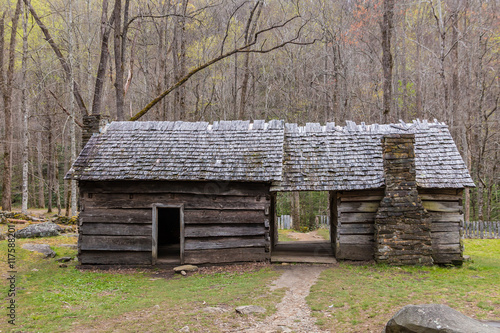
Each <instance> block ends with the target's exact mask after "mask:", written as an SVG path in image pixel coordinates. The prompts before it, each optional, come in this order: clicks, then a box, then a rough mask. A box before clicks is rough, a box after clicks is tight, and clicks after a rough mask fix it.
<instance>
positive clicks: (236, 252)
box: [184, 247, 269, 264]
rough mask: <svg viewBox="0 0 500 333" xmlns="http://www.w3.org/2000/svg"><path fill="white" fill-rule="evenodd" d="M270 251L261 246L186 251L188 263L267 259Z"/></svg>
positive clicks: (185, 256) (185, 257) (185, 260)
mask: <svg viewBox="0 0 500 333" xmlns="http://www.w3.org/2000/svg"><path fill="white" fill-rule="evenodd" d="M268 259H269V253H268V252H266V251H265V249H264V247H261V248H235V249H217V250H194V251H185V252H184V262H185V263H186V264H220V263H228V262H244V261H266V260H268Z"/></svg>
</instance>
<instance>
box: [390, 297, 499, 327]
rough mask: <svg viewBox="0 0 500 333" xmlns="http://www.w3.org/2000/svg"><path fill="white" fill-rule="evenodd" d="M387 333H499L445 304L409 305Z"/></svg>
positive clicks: (391, 323)
mask: <svg viewBox="0 0 500 333" xmlns="http://www.w3.org/2000/svg"><path fill="white" fill-rule="evenodd" d="M384 332H386V333H424V332H425V333H440V332H442V333H499V332H500V329H498V328H495V327H493V326H489V325H487V324H484V323H481V322H480V321H477V320H475V319H472V318H470V317H467V316H466V315H464V314H462V313H460V312H458V311H456V310H454V309H452V308H450V307H449V306H447V305H443V304H422V305H407V306H405V307H404V308H402V309H401V310H399V311H398V313H396V314H395V315H394V317H392V318H391V320H389V322H387V325H386V326H385V331H384Z"/></svg>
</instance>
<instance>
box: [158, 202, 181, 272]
mask: <svg viewBox="0 0 500 333" xmlns="http://www.w3.org/2000/svg"><path fill="white" fill-rule="evenodd" d="M154 210H155V211H154V212H155V214H154V219H153V262H155V263H160V264H161V263H163V264H180V263H182V257H183V256H182V249H183V243H184V239H183V222H184V221H183V212H182V207H170V206H165V207H163V206H157V207H155V208H154ZM155 245H156V246H155Z"/></svg>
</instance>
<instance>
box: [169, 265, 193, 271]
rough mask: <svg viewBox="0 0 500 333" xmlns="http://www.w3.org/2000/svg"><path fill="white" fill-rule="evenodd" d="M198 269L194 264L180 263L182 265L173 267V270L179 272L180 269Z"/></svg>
mask: <svg viewBox="0 0 500 333" xmlns="http://www.w3.org/2000/svg"><path fill="white" fill-rule="evenodd" d="M197 270H198V267H196V266H194V265H182V266H177V267H174V272H176V273H180V272H182V271H184V272H196V271H197Z"/></svg>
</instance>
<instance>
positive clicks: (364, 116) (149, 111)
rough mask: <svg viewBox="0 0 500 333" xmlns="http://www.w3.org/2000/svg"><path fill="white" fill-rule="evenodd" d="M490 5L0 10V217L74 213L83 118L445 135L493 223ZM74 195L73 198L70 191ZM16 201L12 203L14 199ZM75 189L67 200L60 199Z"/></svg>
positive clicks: (27, 5)
mask: <svg viewBox="0 0 500 333" xmlns="http://www.w3.org/2000/svg"><path fill="white" fill-rule="evenodd" d="M499 6H500V2H499V1H498V0H491V1H487V0H484V1H483V0H477V1H472V0H451V1H445V0H428V1H409V0H403V1H395V0H348V1H344V0H342V1H340V0H265V1H264V0H167V1H164V0H140V1H139V0H1V7H0V74H1V75H0V87H1V89H0V90H1V95H2V99H1V102H0V105H1V108H2V112H1V116H0V117H1V122H2V127H1V131H2V132H1V138H2V145H1V146H2V147H1V149H2V154H1V156H2V161H3V164H2V168H1V169H2V171H1V172H2V184H3V186H2V207H3V209H4V210H10V209H11V208H12V206H11V205H13V206H14V207H18V206H19V207H21V206H24V208H26V207H45V208H48V209H49V210H50V209H54V208H55V209H56V210H57V209H59V210H61V209H64V208H67V209H68V210H69V213H70V212H71V213H74V211H75V209H76V191H75V188H76V187H75V186H74V184H73V185H72V184H70V183H68V182H65V181H63V176H64V174H65V172H66V171H67V170H68V168H69V166H70V163H71V161H72V160H73V159H74V158H75V156H76V155H77V154H78V151H79V149H80V146H81V144H80V142H81V125H82V117H83V116H84V115H89V114H100V115H103V116H108V117H109V119H110V120H129V119H130V120H137V119H139V121H141V120H185V121H199V120H204V121H214V120H230V119H276V118H279V119H285V120H286V121H288V122H298V123H301V124H303V123H305V122H321V123H325V122H327V121H335V122H336V123H337V124H339V125H344V124H345V121H346V120H352V121H355V122H358V123H359V122H365V123H367V124H369V123H381V122H397V121H399V119H402V120H404V121H411V120H413V119H416V118H420V119H429V120H431V121H432V120H433V119H438V120H439V121H444V122H446V123H447V124H448V125H449V128H450V131H451V133H452V135H453V137H454V139H455V141H456V143H457V145H458V147H459V150H460V152H461V154H462V156H463V158H464V160H465V161H466V163H467V164H468V167H469V169H470V170H471V173H472V175H473V178H474V181H475V183H476V185H477V188H475V189H473V190H471V191H470V193H469V192H467V191H466V194H465V197H464V201H465V202H469V201H470V209H469V205H467V204H465V207H466V208H465V214H466V219H469V218H470V219H471V220H477V219H481V220H495V219H497V220H498V219H499V218H500V188H499V185H500V184H499V183H500V177H499V175H500V172H499V167H498V165H499V164H500V154H499V151H500V149H499V148H500V111H499V110H498V103H499V98H500V77H499V74H500V73H499V71H500V21H499V10H500V8H499ZM71 189H73V191H72V190H71ZM23 193H24V195H23ZM72 194H73V195H72Z"/></svg>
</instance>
